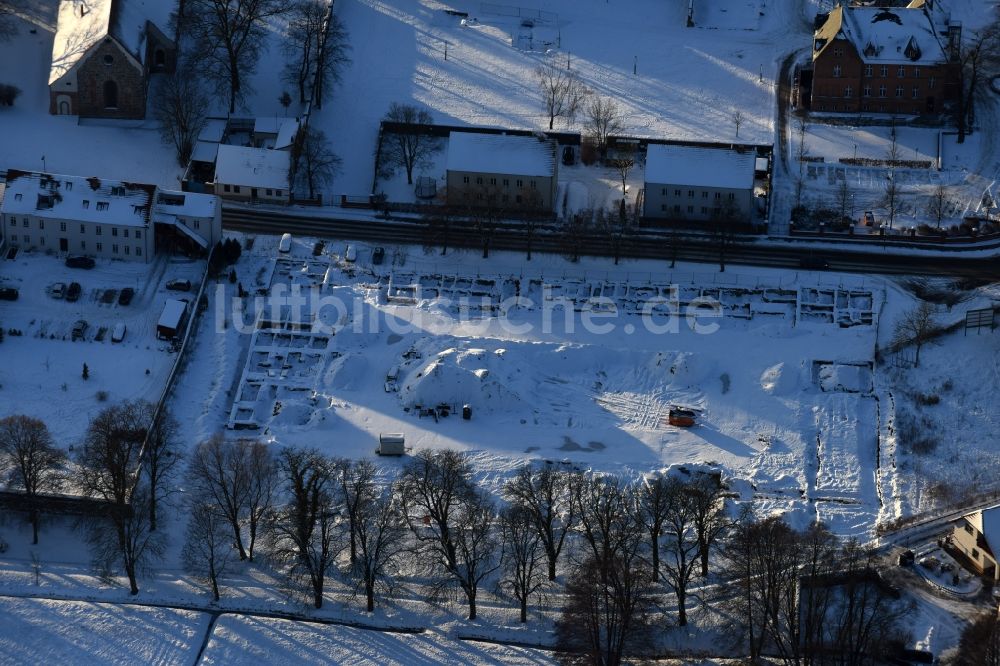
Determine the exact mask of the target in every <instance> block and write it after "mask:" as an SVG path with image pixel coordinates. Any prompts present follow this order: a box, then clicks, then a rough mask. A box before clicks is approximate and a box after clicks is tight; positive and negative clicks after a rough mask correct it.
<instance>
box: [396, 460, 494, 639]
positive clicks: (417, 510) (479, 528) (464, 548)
mask: <svg viewBox="0 0 1000 666" xmlns="http://www.w3.org/2000/svg"><path fill="white" fill-rule="evenodd" d="M398 488H399V496H400V498H401V499H402V504H403V515H404V517H405V518H406V522H407V524H408V525H409V526H410V529H411V531H412V532H413V534H414V537H415V538H416V539H417V543H418V545H419V546H420V551H421V553H422V554H423V555H424V556H425V557H426V558H427V562H428V564H429V565H430V566H431V568H432V569H434V570H438V571H442V572H443V573H444V574H445V575H446V576H447V577H448V578H450V579H453V580H454V581H455V582H457V583H458V585H459V587H461V588H462V591H463V592H464V593H465V597H466V600H467V601H468V604H469V619H470V620H474V619H476V598H477V593H478V590H479V583H480V582H482V580H483V578H484V577H485V576H487V575H489V574H490V573H492V572H493V571H495V570H496V567H497V564H496V561H495V560H496V557H495V553H496V547H497V544H496V539H495V534H494V529H493V528H494V515H493V507H492V503H491V502H490V501H489V499H488V498H487V497H486V496H485V495H484V494H483V493H482V492H481V491H480V490H479V489H478V488H476V487H475V486H474V485H473V483H472V481H471V470H470V468H469V463H468V461H466V459H465V457H464V456H463V455H462V454H461V453H458V452H456V451H447V450H446V451H434V452H432V451H421V452H419V453H418V454H417V455H416V456H414V459H413V460H412V461H411V462H410V464H409V465H407V466H406V468H405V469H404V470H403V473H402V474H401V475H400V477H399V481H398Z"/></svg>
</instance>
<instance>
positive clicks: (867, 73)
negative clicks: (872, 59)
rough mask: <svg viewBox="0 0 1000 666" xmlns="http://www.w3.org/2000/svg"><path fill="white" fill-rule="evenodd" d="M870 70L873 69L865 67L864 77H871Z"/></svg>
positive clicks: (869, 66)
mask: <svg viewBox="0 0 1000 666" xmlns="http://www.w3.org/2000/svg"><path fill="white" fill-rule="evenodd" d="M872 69H873V68H872V66H871V65H865V76H871V75H872Z"/></svg>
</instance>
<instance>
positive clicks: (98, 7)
mask: <svg viewBox="0 0 1000 666" xmlns="http://www.w3.org/2000/svg"><path fill="white" fill-rule="evenodd" d="M174 6H175V2H174V0H60V2H59V13H58V16H57V18H56V21H57V22H56V32H55V35H54V36H53V38H52V65H51V67H50V69H49V84H52V83H53V82H54V81H56V80H57V79H59V78H60V77H61V76H63V75H64V74H66V73H67V72H68V71H69V70H71V69H72V68H73V66H74V65H76V63H77V62H79V61H80V59H81V58H82V57H83V56H84V55H85V54H86V53H87V51H88V50H89V49H90V47H91V46H93V45H94V44H96V43H98V42H99V41H100V40H102V39H104V38H105V37H108V36H111V37H114V38H115V39H116V40H117V41H118V42H119V43H120V44H121V45H122V46H123V47H124V48H125V50H126V51H128V52H129V53H131V54H132V55H133V56H135V57H136V59H138V60H139V61H140V62H142V60H143V57H144V56H145V53H144V51H145V49H144V48H143V45H144V42H145V39H146V21H149V22H151V23H153V24H154V25H155V26H157V27H158V28H159V29H160V31H162V32H164V33H167V32H168V26H169V24H170V16H171V14H172V13H173V11H174Z"/></svg>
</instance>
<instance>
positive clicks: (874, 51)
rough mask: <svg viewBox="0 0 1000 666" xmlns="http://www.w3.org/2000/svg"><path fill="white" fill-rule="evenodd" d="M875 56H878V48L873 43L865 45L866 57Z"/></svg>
mask: <svg viewBox="0 0 1000 666" xmlns="http://www.w3.org/2000/svg"><path fill="white" fill-rule="evenodd" d="M875 55H878V48H877V47H876V46H875V45H874V44H872V43H871V42H868V43H867V44H865V57H868V58H871V57H872V56H875Z"/></svg>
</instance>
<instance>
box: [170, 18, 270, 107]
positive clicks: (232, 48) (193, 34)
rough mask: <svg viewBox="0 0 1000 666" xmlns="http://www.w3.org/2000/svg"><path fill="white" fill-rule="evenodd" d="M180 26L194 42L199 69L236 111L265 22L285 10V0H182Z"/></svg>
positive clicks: (262, 46) (262, 45) (263, 42)
mask: <svg viewBox="0 0 1000 666" xmlns="http://www.w3.org/2000/svg"><path fill="white" fill-rule="evenodd" d="M184 5H185V7H184V10H183V11H182V12H179V13H180V15H181V17H182V18H181V30H182V32H184V33H186V34H187V35H188V36H190V38H191V39H192V40H193V41H194V43H195V45H196V46H195V49H194V51H193V53H195V54H197V55H196V58H197V62H198V65H199V71H201V72H204V73H205V76H206V77H207V78H208V79H209V80H210V81H212V82H213V83H214V84H215V86H216V89H217V90H218V92H219V94H224V95H226V96H227V97H228V98H229V113H234V112H235V111H236V105H237V103H242V101H243V99H244V98H245V97H246V95H247V93H248V89H249V85H248V83H247V79H249V78H250V76H252V75H253V73H254V72H255V71H256V67H257V63H258V62H259V61H260V60H261V59H262V55H263V53H264V51H266V49H267V44H268V39H267V36H268V23H269V22H270V21H272V20H274V19H276V18H277V17H279V16H281V15H282V14H284V13H285V12H287V11H288V4H287V2H285V0H185V3H184Z"/></svg>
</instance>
